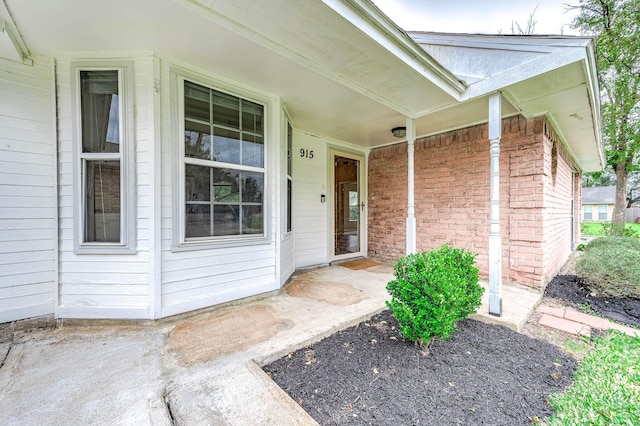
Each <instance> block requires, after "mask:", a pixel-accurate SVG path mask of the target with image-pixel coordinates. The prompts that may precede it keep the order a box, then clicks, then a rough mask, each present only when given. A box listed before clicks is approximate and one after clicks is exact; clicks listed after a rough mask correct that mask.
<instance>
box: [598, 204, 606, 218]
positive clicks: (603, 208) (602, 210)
mask: <svg viewBox="0 0 640 426" xmlns="http://www.w3.org/2000/svg"><path fill="white" fill-rule="evenodd" d="M598 220H607V206H605V205H599V206H598Z"/></svg>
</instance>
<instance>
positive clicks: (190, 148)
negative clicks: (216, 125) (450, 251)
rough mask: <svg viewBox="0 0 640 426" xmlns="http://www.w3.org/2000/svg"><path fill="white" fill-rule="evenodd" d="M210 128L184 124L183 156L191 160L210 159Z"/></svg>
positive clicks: (196, 124)
mask: <svg viewBox="0 0 640 426" xmlns="http://www.w3.org/2000/svg"><path fill="white" fill-rule="evenodd" d="M210 132H211V128H210V127H209V125H208V124H200V123H194V122H193V121H189V120H185V122H184V155H185V156H186V157H191V158H202V159H204V160H210V159H211V135H210V134H209V133H210Z"/></svg>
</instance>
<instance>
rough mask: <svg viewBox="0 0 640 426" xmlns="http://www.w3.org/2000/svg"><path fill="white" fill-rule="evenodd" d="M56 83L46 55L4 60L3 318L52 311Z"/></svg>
mask: <svg viewBox="0 0 640 426" xmlns="http://www.w3.org/2000/svg"><path fill="white" fill-rule="evenodd" d="M51 85H52V83H51V78H50V64H49V63H48V61H41V60H38V59H36V60H35V61H34V64H33V66H26V65H22V64H19V63H17V62H11V61H6V60H4V59H0V323H2V322H7V321H13V320H17V319H23V318H29V317H34V316H39V315H45V314H52V313H53V311H54V304H55V288H56V220H55V217H56V210H55V209H56V197H55V195H56V190H55V146H56V143H55V138H54V133H53V105H52V102H53V101H52V94H51Z"/></svg>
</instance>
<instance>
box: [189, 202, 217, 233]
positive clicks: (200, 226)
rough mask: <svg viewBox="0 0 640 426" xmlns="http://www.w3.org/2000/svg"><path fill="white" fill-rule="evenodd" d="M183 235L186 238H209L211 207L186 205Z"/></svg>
mask: <svg viewBox="0 0 640 426" xmlns="http://www.w3.org/2000/svg"><path fill="white" fill-rule="evenodd" d="M185 235H186V237H187V238H197V237H210V236H211V207H210V206H209V205H195V204H187V211H186V229H185Z"/></svg>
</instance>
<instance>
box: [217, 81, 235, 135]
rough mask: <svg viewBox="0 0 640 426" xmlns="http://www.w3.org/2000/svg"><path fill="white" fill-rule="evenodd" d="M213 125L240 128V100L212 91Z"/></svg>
mask: <svg viewBox="0 0 640 426" xmlns="http://www.w3.org/2000/svg"><path fill="white" fill-rule="evenodd" d="M213 123H214V124H218V125H221V126H226V127H231V128H234V129H239V128H240V99H238V98H236V97H235V96H231V95H227V94H226V93H222V92H217V91H215V90H214V91H213Z"/></svg>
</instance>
